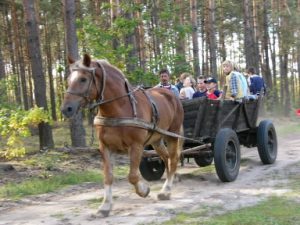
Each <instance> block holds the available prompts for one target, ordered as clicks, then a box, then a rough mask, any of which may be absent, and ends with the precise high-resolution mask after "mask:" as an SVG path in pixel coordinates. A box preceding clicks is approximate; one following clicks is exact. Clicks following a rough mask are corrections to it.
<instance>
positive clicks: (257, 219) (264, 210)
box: [199, 197, 300, 225]
mask: <svg viewBox="0 0 300 225" xmlns="http://www.w3.org/2000/svg"><path fill="white" fill-rule="evenodd" d="M299 212H300V203H299V202H298V203H297V202H295V201H293V200H291V199H288V198H280V197H272V198H269V199H268V200H266V201H264V202H262V203H260V204H258V205H256V206H254V207H248V208H244V209H241V210H237V211H234V212H231V213H227V214H225V215H222V216H218V217H216V218H215V219H212V220H210V221H207V222H204V223H199V224H206V225H227V224H228V225H238V224H243V225H252V224H255V225H277V224H278V225H295V224H300V214H299Z"/></svg>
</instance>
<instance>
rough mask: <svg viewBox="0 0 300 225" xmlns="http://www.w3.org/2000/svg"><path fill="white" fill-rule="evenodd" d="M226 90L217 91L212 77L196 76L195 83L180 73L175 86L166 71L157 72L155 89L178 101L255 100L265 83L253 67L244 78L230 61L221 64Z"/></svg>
mask: <svg viewBox="0 0 300 225" xmlns="http://www.w3.org/2000/svg"><path fill="white" fill-rule="evenodd" d="M222 69H223V73H224V75H225V76H226V77H225V85H226V86H227V90H226V92H225V93H223V91H221V90H219V89H218V81H217V79H215V78H214V77H208V78H206V77H204V76H198V77H197V82H196V80H195V79H194V77H193V76H192V75H191V74H189V73H182V74H181V75H180V77H179V81H178V82H177V84H176V85H173V84H171V83H170V73H169V71H168V70H167V69H162V70H161V71H160V72H159V76H160V83H159V84H158V85H156V86H155V87H161V88H166V89H169V90H170V91H172V92H173V93H174V94H175V95H176V96H178V97H179V98H180V99H193V98H198V97H207V98H208V99H215V100H218V99H220V98H222V96H223V95H225V96H223V97H225V99H230V100H236V101H239V100H242V99H243V98H247V99H256V98H257V96H258V95H260V94H261V91H262V93H263V94H264V93H265V89H266V87H265V82H264V80H263V78H262V77H261V76H259V75H258V74H256V72H255V69H254V68H253V67H249V68H248V69H247V71H246V73H247V74H246V76H247V77H246V76H245V75H244V74H243V73H241V72H240V71H239V69H238V68H237V66H236V64H235V63H233V62H232V61H230V60H226V61H224V62H223V63H222Z"/></svg>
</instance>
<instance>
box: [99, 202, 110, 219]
mask: <svg viewBox="0 0 300 225" xmlns="http://www.w3.org/2000/svg"><path fill="white" fill-rule="evenodd" d="M111 208H112V205H111V204H107V203H104V204H103V205H102V206H100V207H99V208H98V211H97V214H96V216H97V217H108V216H109V213H110V211H111Z"/></svg>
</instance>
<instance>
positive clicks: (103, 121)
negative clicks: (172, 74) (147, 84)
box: [66, 61, 201, 144]
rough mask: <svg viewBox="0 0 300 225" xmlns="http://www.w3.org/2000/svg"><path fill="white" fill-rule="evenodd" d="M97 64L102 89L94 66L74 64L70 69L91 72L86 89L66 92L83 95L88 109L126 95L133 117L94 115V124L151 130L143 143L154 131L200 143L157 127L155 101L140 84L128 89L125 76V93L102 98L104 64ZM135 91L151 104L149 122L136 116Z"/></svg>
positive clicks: (104, 73)
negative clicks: (93, 93) (94, 92)
mask: <svg viewBox="0 0 300 225" xmlns="http://www.w3.org/2000/svg"><path fill="white" fill-rule="evenodd" d="M96 63H97V65H98V66H99V68H100V69H101V70H102V81H101V82H102V89H101V90H100V91H99V90H98V89H97V85H96V69H97V68H96V67H93V68H90V67H80V66H79V65H76V68H74V69H72V70H71V71H79V70H81V71H82V70H83V71H87V72H89V74H91V79H90V80H89V85H88V89H87V90H86V91H85V92H83V93H81V92H74V91H71V90H67V91H66V93H68V94H71V95H76V96H80V97H83V98H85V99H86V100H87V102H88V103H89V106H88V108H89V109H90V110H92V109H94V108H95V107H97V106H101V105H104V104H107V103H109V102H112V101H115V100H117V99H120V98H124V97H126V96H128V97H129V100H130V103H131V106H132V110H133V117H129V118H127V117H123V118H108V117H102V116H98V115H97V116H95V118H94V125H98V126H109V127H119V126H127V127H138V128H142V129H146V130H148V131H151V134H150V136H149V137H148V138H147V140H146V142H145V144H146V143H147V142H148V141H149V140H150V138H151V137H152V135H153V134H154V132H157V133H160V134H163V135H167V136H170V137H175V138H183V139H187V140H190V141H193V142H198V143H201V142H200V141H198V140H194V139H191V138H187V137H184V136H182V135H179V134H176V133H173V132H170V131H167V130H164V129H161V128H159V127H157V124H158V122H159V113H158V109H157V105H156V103H155V101H154V100H153V99H152V97H151V96H150V95H149V94H148V93H147V92H146V91H145V90H144V89H143V88H142V87H141V86H137V87H136V88H134V89H133V90H131V89H130V87H129V83H128V80H127V79H126V78H124V81H125V89H126V92H127V93H126V94H123V95H121V96H118V97H115V98H111V99H107V100H104V97H103V94H104V90H105V87H106V86H105V85H106V76H107V74H106V70H105V68H104V66H103V65H102V63H101V61H96ZM92 84H94V85H95V87H96V89H97V94H98V95H99V99H97V100H96V102H94V103H93V102H92V100H91V99H90V98H89V94H90V89H91V86H92ZM136 91H142V92H143V93H144V95H145V96H146V98H147V99H148V101H149V103H150V105H151V109H152V119H151V123H149V122H147V121H145V120H143V119H140V118H137V111H136V104H137V101H136V99H135V97H134V93H135V92H136Z"/></svg>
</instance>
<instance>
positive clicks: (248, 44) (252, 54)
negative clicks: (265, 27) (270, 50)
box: [243, 0, 259, 71]
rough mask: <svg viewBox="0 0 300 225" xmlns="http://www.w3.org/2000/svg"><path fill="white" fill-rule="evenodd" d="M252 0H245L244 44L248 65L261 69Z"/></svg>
mask: <svg viewBox="0 0 300 225" xmlns="http://www.w3.org/2000/svg"><path fill="white" fill-rule="evenodd" d="M250 2H251V0H244V1H243V3H244V4H243V9H244V39H245V40H244V45H245V56H246V67H247V68H248V67H254V68H255V69H256V70H257V71H259V65H258V60H257V58H258V53H257V52H256V42H255V31H254V25H253V18H252V16H251V15H252V7H251V4H250Z"/></svg>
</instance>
